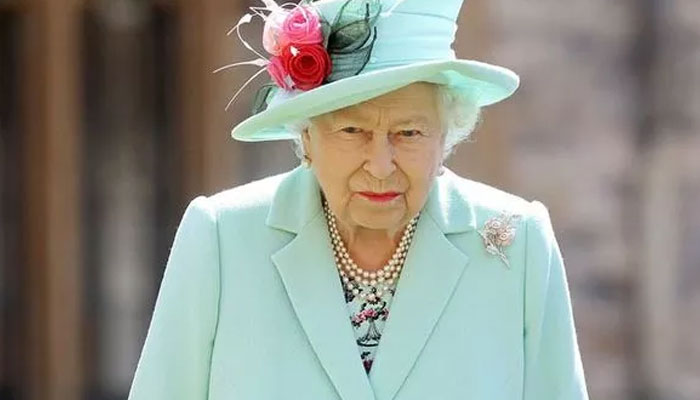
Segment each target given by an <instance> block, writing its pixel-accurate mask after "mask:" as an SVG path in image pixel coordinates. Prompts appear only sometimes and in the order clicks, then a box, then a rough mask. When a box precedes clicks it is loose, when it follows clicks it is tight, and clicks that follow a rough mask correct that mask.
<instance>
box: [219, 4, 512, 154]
mask: <svg viewBox="0 0 700 400" xmlns="http://www.w3.org/2000/svg"><path fill="white" fill-rule="evenodd" d="M462 2H463V0H430V1H429V0H361V1H356V0H321V1H317V2H307V3H306V4H308V5H310V6H312V7H314V8H315V9H316V10H317V11H318V12H319V13H320V15H321V16H322V19H323V20H325V21H335V24H334V26H335V27H337V26H338V25H341V23H342V21H341V18H339V16H340V13H342V12H344V11H346V7H348V3H360V4H359V5H360V7H361V8H360V9H365V10H366V13H365V16H367V17H369V15H370V12H371V7H375V8H376V7H378V8H379V12H378V13H377V14H376V18H375V19H373V20H372V18H371V17H369V18H366V19H365V22H367V21H368V20H370V22H371V23H372V25H371V26H370V25H367V26H368V27H369V28H370V29H371V30H372V32H371V35H372V37H371V39H369V40H367V41H366V42H365V43H364V45H363V47H362V49H356V53H358V54H359V57H355V58H352V57H348V56H347V55H344V54H333V53H331V60H332V69H336V68H337V69H338V70H339V71H341V70H345V71H347V70H348V68H347V66H346V65H342V64H343V63H345V62H347V63H349V64H352V63H355V64H357V62H358V61H357V58H360V59H361V61H362V62H361V64H360V68H357V71H355V72H353V73H351V74H350V75H349V76H348V74H345V76H343V74H337V75H335V78H334V79H333V80H332V81H331V80H328V81H324V82H323V83H322V84H320V85H319V86H316V87H314V88H311V89H309V90H299V89H295V88H292V89H291V90H286V89H283V88H282V87H279V86H275V87H273V90H271V91H269V92H268V93H267V94H266V95H265V96H264V99H263V104H262V106H264V107H265V108H264V110H262V111H260V112H258V113H256V114H254V115H252V116H250V117H248V118H247V119H245V120H244V121H242V122H241V123H239V124H238V125H236V126H235V127H234V128H233V129H232V131H231V136H232V137H233V138H234V139H238V140H242V141H249V142H253V141H267V140H282V139H292V138H293V137H294V136H293V135H294V134H293V133H292V132H289V131H288V130H287V129H286V128H285V124H288V123H291V122H294V121H297V120H301V119H304V118H309V117H313V116H316V115H320V114H323V113H327V112H330V111H334V110H337V109H340V108H343V107H347V106H350V105H353V104H357V103H360V102H363V101H365V100H369V99H371V98H373V97H376V96H379V95H382V94H384V93H387V92H390V91H392V90H395V89H398V88H400V87H403V86H406V85H408V84H411V83H413V82H419V81H424V82H432V83H437V84H444V85H447V86H450V87H451V88H452V89H454V90H457V91H460V92H462V93H463V94H464V95H466V96H467V97H468V98H470V99H471V100H472V101H473V102H474V103H475V104H476V105H477V106H480V107H483V106H487V105H490V104H494V103H496V102H499V101H501V100H504V99H506V98H507V97H509V96H510V95H512V94H513V93H514V92H515V91H516V89H517V88H518V85H519V82H520V79H519V77H518V75H517V74H516V73H515V72H513V71H511V70H509V69H507V68H505V67H502V66H498V65H492V64H488V63H485V62H481V61H476V60H464V59H457V58H456V56H455V52H454V50H453V49H452V47H451V46H452V43H453V41H454V38H455V32H456V30H457V24H456V21H457V17H458V15H459V10H460V8H461V6H462ZM264 3H265V4H270V3H271V0H266V1H264ZM352 5H353V6H355V7H357V5H358V4H352ZM246 22H247V21H246ZM239 24H240V23H239ZM346 25H347V24H346ZM234 29H235V28H234ZM328 29H333V28H329V27H325V28H324V32H326V33H327V31H328ZM246 45H247V43H246ZM324 45H325V46H327V45H328V38H327V36H326V39H325V40H324ZM362 50H364V52H363V51H362ZM339 53H342V52H339ZM364 56H366V57H364ZM363 57H364V58H363ZM256 65H263V64H256ZM338 75H340V77H338ZM330 77H331V78H333V77H334V75H333V73H331V76H330Z"/></svg>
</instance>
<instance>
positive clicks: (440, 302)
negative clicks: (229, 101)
mask: <svg viewBox="0 0 700 400" xmlns="http://www.w3.org/2000/svg"><path fill="white" fill-rule="evenodd" d="M458 179H461V178H459V177H458V176H456V175H455V174H453V173H452V172H451V171H450V170H447V171H446V173H445V174H444V175H443V176H441V177H439V178H438V179H436V181H435V182H434V184H433V187H432V188H431V191H430V193H429V195H428V199H427V202H426V205H425V207H424V209H423V212H422V213H421V217H420V219H419V222H418V226H417V228H416V233H415V236H414V238H413V242H412V244H411V248H410V249H409V252H408V255H407V258H406V263H405V265H404V268H403V271H402V272H401V276H400V278H399V280H398V283H397V291H396V296H395V297H394V299H393V300H392V304H391V306H390V309H389V315H390V316H389V317H388V319H387V322H386V324H385V326H384V330H383V333H382V339H381V340H380V343H379V347H378V349H377V353H376V358H375V360H374V363H373V365H372V369H371V370H370V375H369V379H368V377H367V375H366V373H365V371H364V368H363V366H362V362H361V358H360V355H359V352H358V349H357V344H356V341H355V336H354V332H353V330H352V326H351V324H350V322H349V320H348V315H347V308H346V307H347V306H346V304H345V299H344V296H343V291H342V287H341V283H340V279H339V277H338V273H337V270H336V267H335V264H334V259H333V252H332V248H331V245H330V241H329V239H328V233H327V226H326V221H325V217H324V215H323V213H322V209H321V197H320V188H319V186H318V182H317V181H316V178H315V176H314V175H313V173H312V172H311V171H310V170H308V169H306V168H302V167H297V168H296V169H295V170H293V171H291V172H290V173H289V174H288V175H287V176H286V177H284V178H283V179H282V181H281V182H280V185H279V187H278V188H277V191H276V193H275V196H274V199H273V202H272V205H271V208H270V212H269V214H268V218H267V223H268V225H270V226H272V227H275V228H278V229H282V230H286V231H289V232H291V233H295V234H296V236H295V237H294V239H292V240H291V241H290V242H289V243H288V244H287V245H285V246H284V247H282V248H281V249H280V250H279V251H277V252H276V253H275V254H273V255H272V261H273V262H274V264H275V265H276V267H277V269H278V270H279V273H280V275H281V277H282V280H283V282H284V285H285V288H286V290H287V293H288V295H289V298H290V300H291V303H292V306H293V307H294V310H295V312H296V314H297V317H298V318H299V321H300V323H301V325H302V326H303V328H304V331H305V332H306V334H307V336H308V338H309V342H310V343H311V345H312V347H313V349H314V351H315V352H316V354H317V356H318V358H319V360H320V362H321V364H322V365H323V368H324V369H325V371H326V373H327V374H328V376H329V377H330V379H331V381H332V382H333V384H334V385H335V388H336V390H337V391H338V393H339V395H340V397H341V398H342V399H353V400H354V399H368V400H371V399H375V398H376V400H391V399H393V398H394V397H395V396H396V393H397V392H398V390H399V388H400V387H401V385H402V384H403V382H404V381H405V380H406V378H407V376H408V374H409V371H410V370H411V368H412V367H413V365H414V363H415V362H416V360H417V358H418V355H419V354H420V352H421V350H422V349H423V347H424V346H425V344H426V342H427V341H428V339H429V338H430V335H431V332H432V330H433V328H434V326H435V324H436V323H437V321H438V319H439V318H440V316H441V314H442V312H443V310H444V308H445V306H446V305H447V304H448V302H449V300H450V297H451V295H452V293H453V291H454V289H455V287H456V286H457V282H458V281H459V279H460V276H461V275H462V273H463V271H464V269H465V267H466V265H467V264H468V263H469V257H468V256H467V255H466V254H464V253H463V252H462V251H461V250H459V249H458V248H457V247H455V246H454V245H453V244H452V243H451V242H450V240H449V236H450V235H453V234H459V233H463V232H467V231H470V230H473V229H475V217H474V212H473V209H472V206H471V204H469V203H468V202H467V201H465V198H467V197H466V196H465V195H466V194H465V193H461V192H460V186H459V185H458V184H457V180H458Z"/></svg>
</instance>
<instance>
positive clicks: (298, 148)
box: [285, 84, 481, 160]
mask: <svg viewBox="0 0 700 400" xmlns="http://www.w3.org/2000/svg"><path fill="white" fill-rule="evenodd" d="M437 86H438V102H439V104H438V109H439V110H440V114H441V118H442V122H443V127H444V130H445V131H444V133H445V142H444V147H443V160H446V159H447V158H448V157H449V156H450V154H452V151H453V150H454V148H455V146H457V144H459V143H461V142H462V141H469V142H472V141H473V140H472V139H471V134H472V132H474V130H475V129H476V127H477V126H478V124H479V123H480V122H481V107H479V106H477V105H476V103H474V101H473V100H472V99H471V98H470V97H469V96H467V95H466V94H465V92H463V91H459V90H456V89H455V88H453V87H451V86H447V85H442V84H438V85H437ZM309 126H311V120H310V119H309V118H304V119H301V120H297V121H293V122H290V123H287V124H285V127H286V129H287V130H288V131H289V132H291V133H293V134H294V153H295V154H296V155H297V157H299V159H301V158H302V157H303V156H304V147H303V144H302V139H301V134H302V133H303V132H304V130H305V129H307V128H308V127H309Z"/></svg>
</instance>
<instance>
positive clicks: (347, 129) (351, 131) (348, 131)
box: [341, 126, 362, 133]
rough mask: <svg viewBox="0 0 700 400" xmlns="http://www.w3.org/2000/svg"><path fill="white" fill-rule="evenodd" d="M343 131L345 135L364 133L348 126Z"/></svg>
mask: <svg viewBox="0 0 700 400" xmlns="http://www.w3.org/2000/svg"><path fill="white" fill-rule="evenodd" d="M341 131H342V132H345V133H360V132H362V129H360V128H358V127H356V126H346V127H345V128H343V129H341Z"/></svg>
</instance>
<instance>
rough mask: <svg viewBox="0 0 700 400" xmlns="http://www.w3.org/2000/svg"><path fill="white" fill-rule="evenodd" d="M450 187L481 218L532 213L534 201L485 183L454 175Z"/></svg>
mask: <svg viewBox="0 0 700 400" xmlns="http://www.w3.org/2000/svg"><path fill="white" fill-rule="evenodd" d="M450 185H451V186H453V188H454V191H455V192H456V193H459V196H460V197H461V198H462V199H463V200H464V201H465V202H466V203H468V204H469V206H470V207H472V209H473V211H474V212H475V213H476V215H477V216H478V217H481V218H484V217H485V218H489V217H490V216H491V215H494V214H499V213H502V212H506V213H509V214H519V215H527V214H529V213H531V212H532V203H533V201H530V200H528V199H526V198H524V197H522V196H519V195H517V194H514V193H511V192H507V191H505V190H503V189H501V188H498V187H496V186H492V185H489V184H487V183H484V182H480V181H476V180H473V179H469V178H465V177H461V176H459V175H456V174H452V176H451V177H450ZM481 218H479V219H481Z"/></svg>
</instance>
